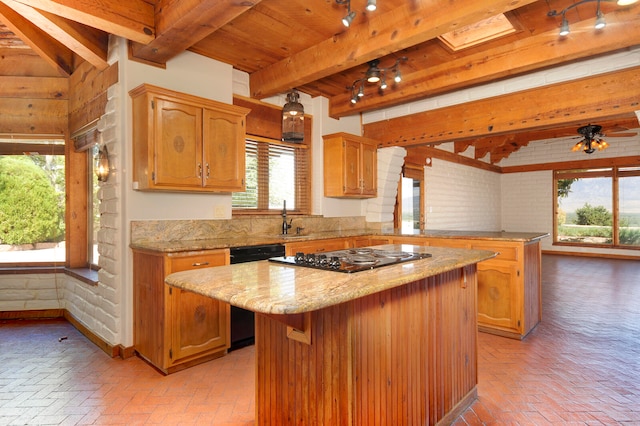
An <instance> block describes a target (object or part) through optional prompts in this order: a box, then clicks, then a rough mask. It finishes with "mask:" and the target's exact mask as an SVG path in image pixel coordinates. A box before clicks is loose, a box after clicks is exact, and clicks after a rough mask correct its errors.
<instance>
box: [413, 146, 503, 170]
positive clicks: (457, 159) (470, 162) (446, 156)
mask: <svg viewBox="0 0 640 426" xmlns="http://www.w3.org/2000/svg"><path fill="white" fill-rule="evenodd" d="M421 149H423V150H424V153H425V154H426V156H427V157H431V158H437V159H439V160H444V161H449V162H451V163H456V164H461V165H464V166H469V167H475V168H477V169H482V170H487V171H489V172H494V173H502V168H501V167H500V166H494V165H493V164H489V163H485V162H484V161H480V160H474V159H473V158H468V157H465V156H462V155H458V154H454V153H452V152H448V151H444V150H442V149H438V148H431V147H422V148H421Z"/></svg>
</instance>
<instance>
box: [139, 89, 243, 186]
mask: <svg viewBox="0 0 640 426" xmlns="http://www.w3.org/2000/svg"><path fill="white" fill-rule="evenodd" d="M129 93H130V95H131V98H132V101H133V181H134V189H139V190H160V191H195V192H233V191H244V190H245V182H244V177H245V117H246V115H247V114H248V113H249V110H248V109H246V108H242V107H238V106H234V105H227V104H224V103H220V102H216V101H213V100H210V99H205V98H200V97H197V96H192V95H187V94H184V93H178V92H174V91H171V90H168V89H163V88H160V87H155V86H151V85H148V84H143V85H141V86H138V87H137V88H135V89H133V90H132V91H131V92H129Z"/></svg>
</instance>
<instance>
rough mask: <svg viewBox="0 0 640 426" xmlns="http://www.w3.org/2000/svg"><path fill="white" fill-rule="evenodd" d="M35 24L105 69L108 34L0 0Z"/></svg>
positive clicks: (84, 57)
mask: <svg viewBox="0 0 640 426" xmlns="http://www.w3.org/2000/svg"><path fill="white" fill-rule="evenodd" d="M2 1H3V2H4V3H5V4H7V5H8V6H9V7H11V8H12V9H13V10H15V11H16V12H18V13H19V14H20V15H22V16H23V17H24V18H26V19H28V20H29V21H31V22H32V23H33V24H34V25H35V26H37V27H38V28H40V29H41V30H43V31H45V32H46V33H47V34H49V35H50V36H51V37H53V38H54V39H56V40H58V41H59V42H60V43H61V44H63V45H65V46H66V47H67V48H68V49H70V50H72V51H73V52H75V53H76V54H77V55H79V56H80V57H81V58H83V59H84V60H86V61H87V62H89V63H90V64H92V65H93V66H95V67H96V68H98V69H100V70H104V69H106V68H107V67H108V66H109V64H108V63H107V47H108V41H109V35H108V34H107V33H105V32H103V31H100V30H96V29H95V28H90V27H86V26H84V25H82V24H79V23H77V22H74V21H69V20H68V19H65V18H61V17H59V16H57V15H53V14H51V13H48V12H43V11H39V10H37V9H34V8H33V7H31V6H27V5H25V4H23V3H20V2H18V1H15V0H2Z"/></svg>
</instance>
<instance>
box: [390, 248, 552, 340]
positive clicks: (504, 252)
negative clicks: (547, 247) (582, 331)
mask: <svg viewBox="0 0 640 426" xmlns="http://www.w3.org/2000/svg"><path fill="white" fill-rule="evenodd" d="M411 239H415V240H417V241H421V242H426V244H427V245H430V246H440V247H455V248H468V249H478V250H490V251H494V252H496V253H498V255H497V256H496V257H494V258H493V259H489V260H485V261H483V262H480V263H478V329H479V330H480V331H484V332H487V333H492V334H498V335H501V336H505V337H510V338H515V339H522V338H524V337H525V336H526V335H527V334H528V333H529V332H530V331H531V330H532V329H533V328H534V327H535V326H536V325H537V324H538V323H539V322H540V320H541V318H542V293H541V266H540V265H541V260H542V255H541V249H540V242H539V241H538V240H535V241H530V242H525V241H496V240H483V239H465V238H430V237H406V236H405V237H395V238H394V239H393V242H394V243H396V244H401V243H402V244H410V241H411ZM416 244H419V243H416Z"/></svg>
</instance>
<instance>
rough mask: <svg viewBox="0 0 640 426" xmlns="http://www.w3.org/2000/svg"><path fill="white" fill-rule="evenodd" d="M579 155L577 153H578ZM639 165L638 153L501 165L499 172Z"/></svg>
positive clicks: (639, 157) (639, 156)
mask: <svg viewBox="0 0 640 426" xmlns="http://www.w3.org/2000/svg"><path fill="white" fill-rule="evenodd" d="M578 155H579V154H578ZM612 166H640V155H633V156H628V157H614V158H594V159H589V160H575V161H560V162H557V163H540V164H527V165H523V166H507V167H501V168H500V171H501V173H523V172H539V171H542V170H560V169H567V170H568V169H583V168H585V167H612Z"/></svg>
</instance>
